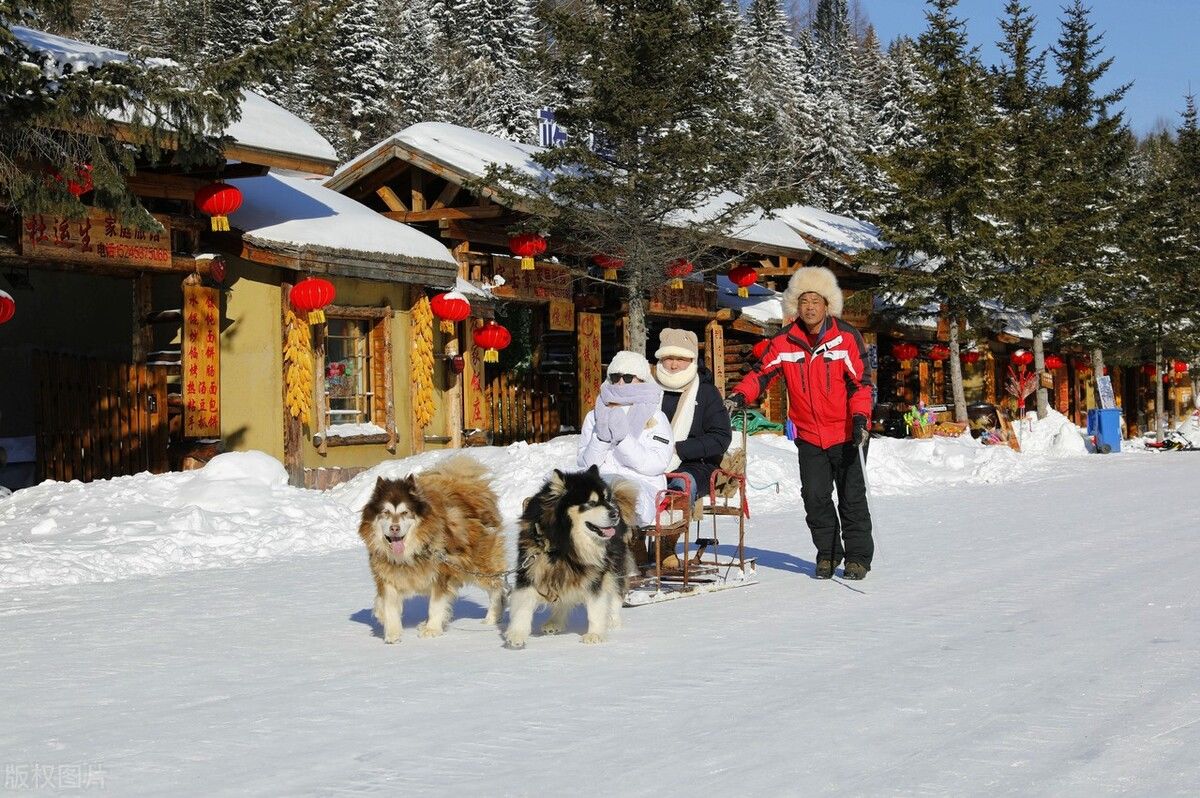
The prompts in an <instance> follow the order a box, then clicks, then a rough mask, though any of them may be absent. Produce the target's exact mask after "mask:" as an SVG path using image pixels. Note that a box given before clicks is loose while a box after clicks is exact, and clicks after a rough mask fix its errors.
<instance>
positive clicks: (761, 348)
mask: <svg viewBox="0 0 1200 798" xmlns="http://www.w3.org/2000/svg"><path fill="white" fill-rule="evenodd" d="M770 345H771V339H770V338H764V339H762V340H761V341H759V342H758V343H756V344H755V345H754V348H753V349H751V350H750V354H752V355H754V359H755V360H762V359H763V355H765V354H766V353H767V347H768V346H770Z"/></svg>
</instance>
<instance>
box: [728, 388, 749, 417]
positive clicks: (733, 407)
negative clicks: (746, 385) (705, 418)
mask: <svg viewBox="0 0 1200 798" xmlns="http://www.w3.org/2000/svg"><path fill="white" fill-rule="evenodd" d="M745 406H746V397H744V396H742V395H741V394H740V393H737V392H736V391H735V392H733V393H731V394H729V396H726V397H725V412H726V413H730V414H732V413H736V412H737V411H739V410H741V409H742V408H743V407H745Z"/></svg>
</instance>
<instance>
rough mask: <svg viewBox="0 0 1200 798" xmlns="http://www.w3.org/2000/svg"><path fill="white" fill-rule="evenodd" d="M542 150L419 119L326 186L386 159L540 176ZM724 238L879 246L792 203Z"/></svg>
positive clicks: (750, 219) (344, 183)
mask: <svg viewBox="0 0 1200 798" xmlns="http://www.w3.org/2000/svg"><path fill="white" fill-rule="evenodd" d="M543 149H544V148H542V147H538V146H535V145H532V144H520V143H518V142H514V141H509V140H507V139H502V138H500V137H498V136H493V135H491V134H488V133H481V132H480V131H478V130H472V129H470V128H465V127H460V126H458V125H452V124H449V123H447V122H420V123H418V124H415V125H411V126H410V127H407V128H405V129H404V130H401V131H400V132H399V133H396V134H395V135H393V136H390V137H388V138H386V139H384V140H383V141H381V142H379V143H378V144H376V145H375V146H373V147H371V148H370V149H369V150H367V151H366V152H364V153H362V154H361V155H358V156H357V157H355V158H353V159H351V160H350V161H349V162H348V163H346V164H344V165H343V166H342V167H341V168H340V169H338V171H337V172H336V173H334V175H333V177H331V178H330V179H329V180H328V182H327V183H326V185H328V186H329V187H330V188H332V189H335V190H338V191H343V190H345V189H346V188H348V187H349V186H350V185H351V184H353V183H354V182H355V181H356V180H358V179H360V178H361V177H362V176H363V175H365V174H369V173H370V172H372V171H374V170H375V169H377V168H378V167H380V166H382V165H383V164H384V163H386V162H387V161H388V160H389V159H391V158H392V157H397V158H401V159H403V160H405V161H408V162H409V163H414V164H416V165H417V166H420V167H421V168H425V169H428V170H429V171H431V172H433V173H435V174H441V175H443V176H446V177H448V178H451V179H453V180H454V181H455V182H459V183H461V182H463V181H465V180H480V179H482V178H483V177H484V176H485V175H486V174H487V171H488V167H489V166H491V165H493V164H495V165H497V166H500V167H511V168H513V169H515V170H517V171H518V172H522V173H524V174H527V175H531V176H540V177H545V176H546V175H547V173H546V170H545V169H543V168H542V167H541V166H539V165H538V164H537V163H536V162H535V161H534V160H533V156H535V155H537V154H538V153H539V152H542V151H543ZM741 199H742V198H741V196H739V195H738V194H736V193H735V192H733V191H726V192H723V193H721V194H719V195H717V196H716V197H714V198H713V200H712V201H711V202H709V203H707V204H705V205H703V206H701V207H699V208H695V209H691V210H687V211H680V213H679V215H678V218H679V220H680V222H681V223H682V222H686V220H687V219H689V218H690V219H704V218H711V217H712V216H713V215H716V214H717V213H719V212H720V210H721V209H722V208H724V207H727V206H728V205H730V204H732V203H735V202H739V201H741ZM734 229H735V230H736V231H737V232H736V233H735V234H733V235H731V236H730V237H729V238H730V240H731V241H732V242H735V243H736V244H738V245H740V246H745V247H746V248H747V249H753V250H754V251H759V252H765V253H769V254H789V255H791V254H794V253H795V252H809V251H811V250H812V249H814V247H813V246H811V244H812V243H813V242H817V243H818V244H819V245H820V248H821V249H824V250H826V251H827V252H829V254H831V255H833V256H834V257H838V258H839V259H841V260H845V259H846V257H847V256H853V255H854V254H856V253H858V252H861V251H863V250H865V249H881V248H882V246H883V245H882V243H881V242H880V241H879V238H878V232H879V231H878V229H877V228H875V227H874V226H873V225H870V224H868V223H866V222H862V221H859V220H857V219H851V218H849V217H847V216H839V215H838V214H835V213H829V212H827V211H822V210H819V209H817V208H809V207H807V206H802V205H794V206H791V207H789V208H785V209H783V210H781V211H776V212H774V213H773V214H766V213H763V212H757V213H752V214H748V215H747V216H746V217H744V218H743V219H741V220H739V221H738V222H736V223H735V224H734Z"/></svg>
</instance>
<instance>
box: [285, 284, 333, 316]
mask: <svg viewBox="0 0 1200 798" xmlns="http://www.w3.org/2000/svg"><path fill="white" fill-rule="evenodd" d="M333 297H334V290H333V283H331V282H329V281H328V280H323V279H321V278H320V277H305V278H304V279H303V280H301V281H300V282H298V283H296V287H295V288H293V289H292V294H291V303H292V308H293V309H294V310H295V311H296V312H297V313H307V314H308V323H309V324H322V323H323V322H324V321H325V311H324V310H323V308H324V307H325V306H326V305H328V304H329V303H330V302H332V301H333Z"/></svg>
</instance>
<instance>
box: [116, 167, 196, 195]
mask: <svg viewBox="0 0 1200 798" xmlns="http://www.w3.org/2000/svg"><path fill="white" fill-rule="evenodd" d="M125 182H126V184H127V185H128V186H129V190H130V191H132V192H133V193H134V194H137V195H138V196H139V197H155V198H158V199H173V200H184V201H186V202H191V201H192V199H193V198H194V197H195V196H196V189H198V188H200V187H202V186H206V185H208V184H209V183H211V182H212V180H210V179H205V178H196V177H184V176H182V175H162V174H155V173H153V172H138V173H137V174H134V175H130V176H129V177H128V178H127V179H126V181H125Z"/></svg>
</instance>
